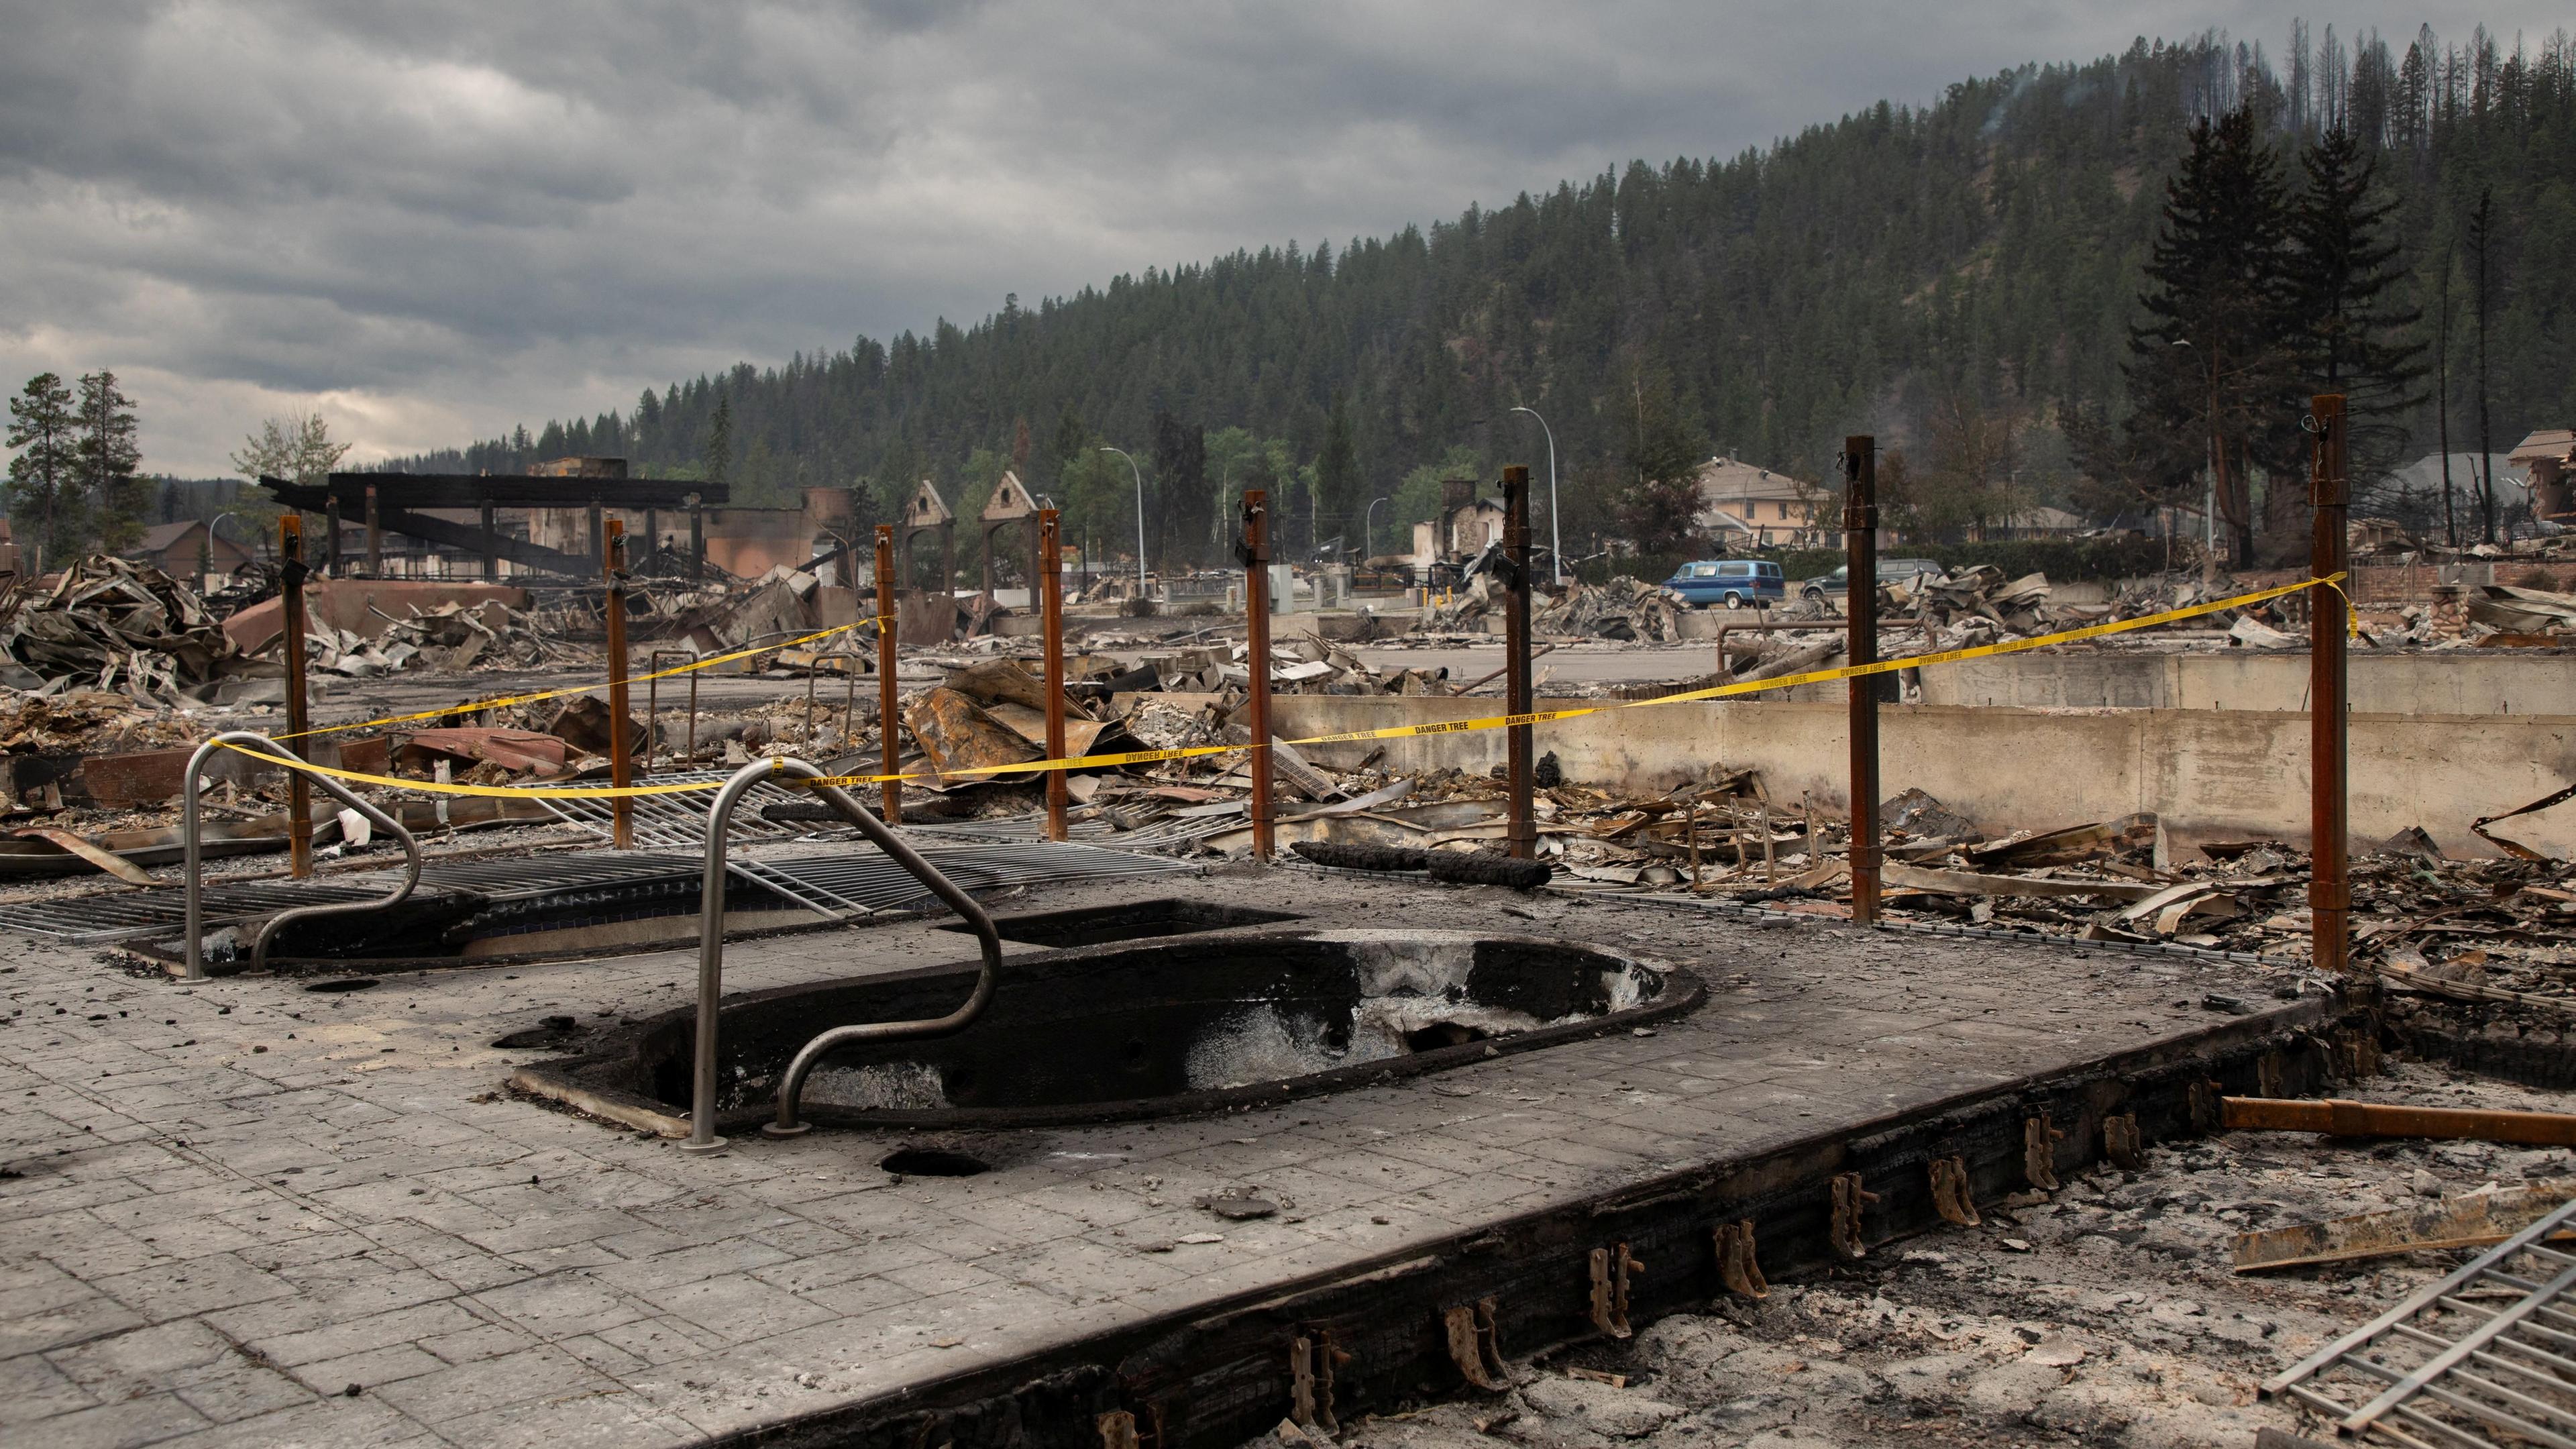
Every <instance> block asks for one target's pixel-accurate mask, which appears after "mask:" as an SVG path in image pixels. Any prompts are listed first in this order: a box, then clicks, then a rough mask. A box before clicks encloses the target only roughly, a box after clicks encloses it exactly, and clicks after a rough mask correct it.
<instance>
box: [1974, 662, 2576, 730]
mask: <svg viewBox="0 0 2576 1449" xmlns="http://www.w3.org/2000/svg"><path fill="white" fill-rule="evenodd" d="M2351 659H2352V691H2351V700H2352V708H2353V711H2354V713H2356V714H2421V715H2447V714H2461V715H2475V714H2500V715H2576V660H2571V659H2569V658H2568V657H2567V656H2565V655H2563V654H2560V653H2558V652H2556V651H2554V650H2553V651H2549V652H2546V653H2541V652H2534V651H2525V650H2515V649H2448V650H2443V651H2441V652H2439V653H2430V654H2373V653H2372V652H2370V651H2369V650H2368V649H2365V648H2362V647H2360V646H2358V645H2356V646H2354V648H2353V650H2352V653H2351ZM1923 702H1924V703H1925V704H1935V705H1942V704H1949V705H2012V706H2019V707H2023V708H2030V709H2061V708H2078V709H2088V708H2102V707H2105V706H2107V707H2110V708H2115V709H2207V710H2274V711H2282V712H2288V713H2298V712H2300V711H2303V710H2305V709H2306V708H2307V703H2308V656H2307V652H2306V651H2305V650H2295V651H2291V650H2285V651H2281V652H2277V653H2275V652H2270V651H2255V650H2241V649H2232V650H2228V651H2226V652H2224V653H2205V654H2140V653H2128V652H2119V653H2112V652H2103V653H2085V652H2081V651H2078V650H2056V651H2049V652H2044V653H2034V654H2018V655H2006V656H2004V657H2003V658H2000V659H1971V660H1968V661H1967V662H1965V663H1962V664H1945V665H1942V666H1940V667H1939V668H1936V669H1927V670H1925V671H1923Z"/></svg>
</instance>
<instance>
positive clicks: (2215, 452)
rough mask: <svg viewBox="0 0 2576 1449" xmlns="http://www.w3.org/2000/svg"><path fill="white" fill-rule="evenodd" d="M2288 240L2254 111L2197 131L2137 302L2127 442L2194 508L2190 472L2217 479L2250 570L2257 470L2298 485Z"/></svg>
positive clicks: (2225, 514)
mask: <svg viewBox="0 0 2576 1449" xmlns="http://www.w3.org/2000/svg"><path fill="white" fill-rule="evenodd" d="M2286 245H2287V219H2286V217H2285V215H2284V209H2283V200H2282V190H2281V180H2280V174H2279V171H2278V168H2277V166H2276V164H2275V163H2274V161H2273V159H2272V155H2271V153H2270V152H2269V151H2267V150H2266V149H2265V148H2264V147H2263V145H2262V143H2261V141H2259V140H2258V139H2257V138H2256V136H2255V134H2254V122H2253V118H2252V116H2251V115H2250V114H2248V113H2247V112H2246V111H2244V110H2241V109H2240V110H2234V111H2230V112H2228V113H2227V114H2226V115H2224V116H2221V117H2219V118H2218V119H2217V120H2216V121H2215V122H2212V121H2210V120H2208V119H2206V118H2204V119H2202V120H2199V121H2195V122H2193V123H2192V127H2191V131H2190V150H2189V152H2188V153H2187V154H2186V155H2185V156H2184V157H2183V161H2182V165H2181V168H2180V170H2179V171H2178V172H2177V173H2176V174H2175V176H2174V177H2173V179H2172V180H2170V181H2168V182H2166V183H2165V204H2164V214H2163V224H2162V226H2161V227H2160V228H2159V230H2158V232H2157V236H2156V240H2155V245H2154V248H2153V250H2152V251H2151V252H2150V254H2149V256H2148V260H2147V264H2146V267H2145V279H2146V286H2145V288H2144V290H2142V291H2141V292H2140V294H2139V297H2138V305H2139V306H2140V308H2142V309H2143V310H2144V311H2145V312H2146V314H2147V318H2148V320H2147V322H2146V324H2145V325H2144V326H2133V327H2131V328H2130V329H2129V363H2128V366H2127V369H2126V372H2127V376H2128V383H2129V396H2130V399H2131V401H2132V402H2133V403H2134V404H2135V411H2133V412H2132V413H2131V414H2130V415H2129V419H2128V434H2129V441H2130V444H2131V448H2132V451H2133V453H2134V454H2135V456H2137V457H2138V458H2139V459H2140V460H2141V462H2142V463H2144V465H2145V466H2146V467H2147V468H2148V469H2149V470H2150V471H2151V473H2152V475H2153V479H2154V482H2155V483H2156V484H2157V485H2159V486H2158V491H2159V492H2160V493H2161V495H2162V496H2164V497H2166V498H2168V499H2172V500H2177V501H2179V500H2183V499H2187V498H2188V497H2189V496H2190V494H2191V493H2192V491H2193V490H2192V488H2191V486H2190V485H2191V481H2192V475H2193V474H2194V473H2196V472H2198V471H2199V469H2200V468H2201V467H2202V466H2204V465H2205V466H2207V467H2209V468H2210V469H2211V470H2212V473H2213V491H2214V493H2215V494H2216V501H2217V507H2218V515H2219V517H2220V518H2221V519H2222V520H2224V522H2225V523H2226V526H2227V532H2228V536H2229V538H2230V540H2231V541H2232V545H2233V548H2234V556H2235V558H2236V560H2237V562H2238V563H2239V564H2240V565H2242V564H2246V563H2250V562H2251V561H2252V560H2253V558H2254V512H2253V497H2252V488H2251V486H2250V476H2251V473H2252V470H2253V467H2265V468H2269V469H2270V470H2272V472H2273V473H2274V474H2275V475H2276V476H2288V474H2289V473H2290V472H2291V471H2293V470H2294V469H2295V465H2296V443H2295V439H2296V438H2297V436H2298V433H2297V426H2296V419H2297V418H2298V416H2299V414H2298V412H2296V411H2293V410H2292V409H2291V403H2290V398H2291V395H2292V394H2293V393H2294V392H2295V390H2296V385H2297V373H2296V365H2297V358H2296V354H2295V352H2294V351H2293V349H2292V347H2291V345H2290V338H2289V335H2288V328H2287V315H2288V314H2287V312H2286V310H2285V307H2284V292H2285V281H2284V263H2285V249H2286ZM2249 465H2251V466H2249Z"/></svg>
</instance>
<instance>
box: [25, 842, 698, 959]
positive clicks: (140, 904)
mask: <svg viewBox="0 0 2576 1449" xmlns="http://www.w3.org/2000/svg"><path fill="white" fill-rule="evenodd" d="M698 869H699V865H698V862H696V861H694V860H691V859H689V858H688V857H686V856H676V855H644V854H640V853H632V852H620V851H598V852H593V853H587V854H582V855H539V856H530V857H527V858H525V859H519V860H456V861H431V862H430V863H429V864H427V865H425V866H423V867H421V872H420V889H419V890H418V891H417V892H416V893H415V894H416V896H430V895H435V894H439V893H450V894H471V895H476V896H480V897H482V898H483V899H485V900H489V901H509V900H526V899H530V898H533V897H536V896H542V895H547V894H551V893H553V892H556V891H567V890H583V889H597V888H599V887H602V886H617V885H629V884H634V883H637V882H641V881H648V880H660V879H666V878H675V877H676V878H687V877H691V876H694V875H696V874H697V872H698ZM394 879H395V873H394V872H392V871H372V870H371V871H360V872H356V873H354V874H350V875H344V876H334V877H331V878H330V879H327V880H265V881H244V882H241V883H240V884H237V885H217V886H208V887H207V888H206V898H205V910H206V926H207V928H208V929H209V930H212V929H215V928H218V927H222V926H229V925H238V924H239V923H241V922H243V921H255V920H259V919H261V918H263V917H266V916H271V915H275V914H276V913H277V912H279V911H283V910H286V909H288V908H290V907H293V906H310V905H322V904H326V903H331V902H338V901H355V900H366V899H369V898H371V897H375V896H381V895H383V894H384V893H385V891H386V889H387V888H388V887H389V886H390V885H391V884H392V883H393V881H394ZM187 919H188V906H187V895H186V893H185V892H184V891H182V890H181V889H180V888H179V887H177V886H148V887H142V888H138V889H135V890H121V891H102V892H99V893H98V894H95V895H86V896H69V897H65V898H62V899H59V900H50V901H30V902H26V903H23V904H19V905H10V906H0V930H10V931H17V932H20V933H22V934H25V935H30V936H44V937H47V938H50V939H52V940H57V941H66V942H70V943H72V944H74V945H88V944H93V943H96V942H102V941H121V940H125V939H127V938H129V937H133V936H153V935H170V934H175V933H177V932H178V931H179V930H180V929H181V927H182V926H184V925H185V924H186V922H187Z"/></svg>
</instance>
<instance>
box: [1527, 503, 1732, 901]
mask: <svg viewBox="0 0 2576 1449" xmlns="http://www.w3.org/2000/svg"><path fill="white" fill-rule="evenodd" d="M1529 542H1530V536H1529V469H1527V468H1524V467H1522V466H1521V465H1519V464H1517V463H1515V464H1513V465H1512V466H1510V467H1508V468H1505V469H1504V470H1503V570H1504V574H1505V578H1504V580H1503V582H1504V584H1505V586H1506V588H1505V592H1504V594H1503V668H1504V670H1505V671H1506V673H1505V674H1504V676H1503V693H1504V695H1505V696H1506V697H1505V699H1504V701H1503V712H1504V713H1505V714H1514V715H1519V714H1528V713H1529V712H1530V711H1531V710H1533V709H1535V708H1537V706H1536V705H1534V704H1532V703H1531V701H1530V693H1531V691H1530V557H1529ZM1503 753H1504V758H1505V760H1506V761H1507V762H1508V767H1507V769H1506V771H1505V773H1506V775H1507V776H1508V777H1509V779H1510V791H1511V808H1510V815H1509V821H1510V823H1509V826H1508V828H1507V829H1506V831H1505V833H1504V837H1503V838H1504V847H1505V849H1506V850H1508V851H1509V852H1510V854H1511V855H1512V856H1513V857H1514V858H1515V859H1519V860H1530V859H1534V858H1535V857H1536V856H1537V855H1538V813H1537V809H1536V806H1535V803H1534V800H1533V797H1534V795H1535V793H1536V791H1537V789H1538V764H1537V752H1536V750H1535V748H1534V747H1533V746H1532V745H1531V743H1530V727H1529V726H1528V725H1525V724H1516V725H1509V726H1506V727H1505V728H1504V730H1503ZM1693 825H1694V827H1696V825H1697V818H1696V816H1694V818H1693Z"/></svg>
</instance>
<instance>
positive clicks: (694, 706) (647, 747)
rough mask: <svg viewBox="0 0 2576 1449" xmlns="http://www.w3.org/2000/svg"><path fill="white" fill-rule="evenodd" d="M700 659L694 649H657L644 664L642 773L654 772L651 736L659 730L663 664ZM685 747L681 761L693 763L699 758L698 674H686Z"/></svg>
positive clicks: (694, 672) (696, 672)
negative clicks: (672, 661)
mask: <svg viewBox="0 0 2576 1449" xmlns="http://www.w3.org/2000/svg"><path fill="white" fill-rule="evenodd" d="M700 657H701V656H700V655H699V653H698V651H696V650H695V649H656V650H654V651H653V652H652V654H651V655H650V656H649V657H647V658H646V660H645V661H644V675H645V678H644V773H645V774H647V775H650V774H652V773H653V745H654V738H653V737H654V735H655V733H656V732H657V731H659V730H660V729H661V727H662V661H663V660H665V659H685V660H689V661H691V662H692V663H694V662H695V661H697V660H698V659H699V658H700ZM686 738H687V740H688V744H687V745H686V747H685V749H684V752H683V753H682V754H681V756H680V759H681V762H682V763H683V764H695V763H696V762H697V758H698V671H696V670H694V669H692V670H690V671H689V733H688V735H687V736H686Z"/></svg>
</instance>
